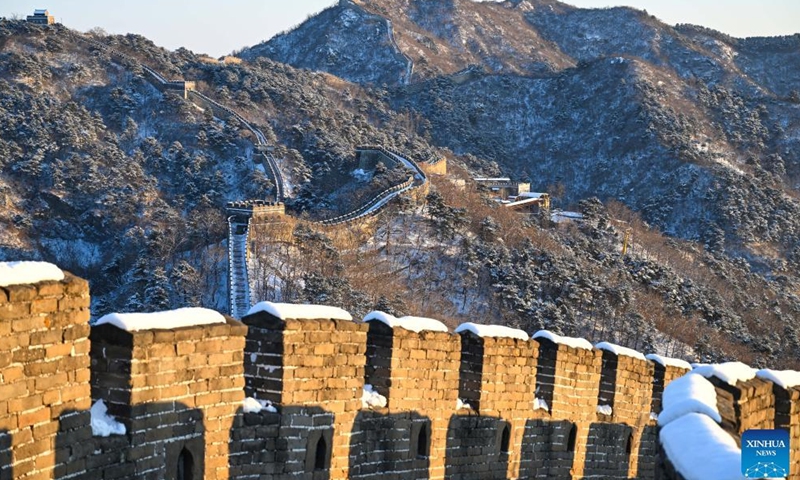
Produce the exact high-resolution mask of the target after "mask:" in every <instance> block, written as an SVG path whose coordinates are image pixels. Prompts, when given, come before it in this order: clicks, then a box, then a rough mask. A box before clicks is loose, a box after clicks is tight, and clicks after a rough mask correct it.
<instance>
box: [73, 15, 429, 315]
mask: <svg viewBox="0 0 800 480" xmlns="http://www.w3.org/2000/svg"><path fill="white" fill-rule="evenodd" d="M387 28H388V31H389V38H390V40H391V41H392V43H393V44H394V46H395V48H397V50H398V51H399V52H400V53H401V54H403V56H404V57H405V58H406V60H407V61H408V70H407V72H406V78H405V81H406V83H408V81H409V80H410V78H411V75H412V73H413V62H412V61H411V59H410V58H408V56H407V55H405V54H404V53H403V52H402V50H400V48H399V47H397V44H396V43H395V41H394V36H393V29H392V25H391V22H388V24H387ZM73 35H74V38H75V39H77V40H78V41H80V42H83V43H86V44H88V45H89V46H90V47H92V48H95V49H98V50H100V51H103V52H105V53H107V54H108V55H109V56H111V57H113V58H117V59H120V60H122V61H123V63H124V64H126V65H124V66H126V67H127V68H131V67H136V66H138V67H139V68H141V70H142V73H143V74H144V77H145V78H146V79H147V80H148V81H150V82H151V83H152V84H153V85H154V86H155V87H156V88H157V89H159V90H161V91H164V90H176V91H177V90H181V91H183V93H184V97H185V98H187V99H188V100H190V101H192V102H194V103H199V104H202V105H204V106H206V107H208V108H210V109H211V110H212V111H213V112H214V114H215V115H216V116H217V117H218V118H231V117H232V118H235V119H236V120H237V121H238V122H239V123H241V124H242V125H243V126H244V127H245V128H247V129H248V130H250V132H251V133H252V134H253V136H254V137H255V139H256V140H255V142H254V146H255V150H256V152H255V155H258V156H259V157H260V159H261V163H262V164H263V165H264V169H265V171H266V172H267V173H268V175H269V176H270V178H271V179H272V180H273V183H274V185H275V200H276V202H283V201H284V200H285V198H286V195H287V192H286V187H285V184H286V182H285V180H284V178H283V173H282V172H281V169H280V165H279V164H278V161H277V160H276V159H275V157H274V156H273V155H272V153H271V152H270V149H269V143H268V141H267V137H266V135H264V133H263V132H262V131H261V130H260V129H259V128H258V127H256V126H255V125H253V124H252V123H251V122H249V121H247V120H246V119H245V118H244V117H243V116H242V115H241V114H239V113H237V112H236V111H235V110H233V109H231V108H229V107H227V106H225V105H223V104H221V103H219V102H218V101H216V100H214V99H212V98H210V97H209V96H207V95H205V94H203V93H201V92H198V91H197V90H195V89H194V83H193V82H187V81H184V80H167V79H166V78H165V77H164V76H163V75H161V74H160V73H158V72H157V71H155V70H153V69H152V68H150V67H148V66H147V65H144V64H142V63H141V62H140V61H139V60H137V59H135V58H133V57H131V56H130V55H127V54H125V53H122V52H119V51H117V50H114V49H112V48H110V47H108V46H107V45H104V44H103V43H101V42H98V41H96V40H94V39H91V38H89V37H87V36H84V35H81V34H77V33H74V34H73ZM357 150H358V151H368V150H371V151H377V152H380V153H382V154H383V155H386V156H387V157H389V158H391V159H393V160H395V161H396V162H399V163H401V164H403V165H405V166H406V168H408V169H409V170H411V172H412V175H411V176H410V177H409V178H408V180H406V181H405V182H403V183H401V184H399V185H395V186H393V187H390V188H388V189H386V190H384V191H383V192H381V193H379V194H378V195H376V196H374V197H372V198H371V199H370V200H369V201H367V202H365V203H364V204H362V205H361V206H359V207H358V208H355V209H354V210H352V211H351V212H348V213H346V214H344V215H340V216H338V217H335V218H330V219H326V220H321V221H318V222H316V223H317V224H319V225H323V226H335V225H342V224H345V223H348V222H352V221H356V220H359V219H363V218H365V217H368V216H371V215H374V214H376V213H377V212H379V211H380V210H381V209H382V208H383V207H384V206H385V205H386V204H387V203H389V202H390V201H392V200H393V199H394V198H397V196H399V195H401V194H402V193H403V192H407V191H409V190H411V189H414V188H419V187H421V186H423V185H425V184H427V182H428V177H427V175H426V174H425V172H424V171H423V170H422V168H420V166H419V165H418V164H417V163H416V162H415V161H413V160H411V159H410V158H408V157H407V156H405V155H404V154H401V153H399V152H397V151H394V150H390V149H387V148H384V147H383V146H366V147H359V148H358V149H357ZM437 161H439V159H436V160H434V161H433V162H431V161H430V160H429V162H430V163H435V162H437ZM249 231H250V221H249V220H248V221H247V222H246V223H245V222H243V221H242V220H241V219H239V218H238V217H237V216H232V217H230V218H228V293H229V297H230V298H229V303H230V305H229V307H230V313H231V315H232V316H234V317H236V318H241V317H242V316H243V315H245V314H246V313H247V310H248V309H249V307H250V281H249V278H250V275H249V271H248V270H249V268H248V264H249V261H248V257H249V255H248V248H247V247H248V242H247V238H248V234H249Z"/></svg>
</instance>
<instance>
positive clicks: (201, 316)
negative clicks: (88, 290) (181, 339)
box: [94, 307, 225, 332]
mask: <svg viewBox="0 0 800 480" xmlns="http://www.w3.org/2000/svg"><path fill="white" fill-rule="evenodd" d="M215 323H225V317H223V316H222V314H221V313H219V312H216V311H214V310H209V309H207V308H198V307H191V308H179V309H177V310H167V311H165V312H153V313H109V314H108V315H106V316H104V317H101V318H100V319H99V320H98V321H97V322H96V323H95V324H94V325H95V326H98V325H104V324H109V325H114V326H115V327H117V328H120V329H122V330H125V331H128V332H135V331H138V330H171V329H173V328H181V327H193V326H198V325H211V324H215Z"/></svg>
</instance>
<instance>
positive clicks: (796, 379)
mask: <svg viewBox="0 0 800 480" xmlns="http://www.w3.org/2000/svg"><path fill="white" fill-rule="evenodd" d="M756 376H757V377H758V378H763V379H764V380H769V381H770V382H772V383H774V384H775V385H778V386H779V387H781V388H792V387H796V386H798V385H800V372H796V371H794V370H770V369H768V368H765V369H762V370H759V371H757V372H756Z"/></svg>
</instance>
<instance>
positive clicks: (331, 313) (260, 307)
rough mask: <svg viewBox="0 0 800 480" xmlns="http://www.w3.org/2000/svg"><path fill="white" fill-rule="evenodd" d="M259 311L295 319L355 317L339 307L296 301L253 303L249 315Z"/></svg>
mask: <svg viewBox="0 0 800 480" xmlns="http://www.w3.org/2000/svg"><path fill="white" fill-rule="evenodd" d="M258 312H267V313H269V314H270V315H272V316H274V317H278V318H280V319H281V320H287V319H290V318H291V319H295V320H314V319H321V318H324V319H331V320H352V319H353V317H352V316H351V315H350V314H349V313H347V312H346V311H344V310H342V309H341V308H338V307H329V306H327V305H300V304H294V303H272V302H259V303H257V304H255V305H253V307H252V308H250V310H248V311H247V315H253V314H254V313H258Z"/></svg>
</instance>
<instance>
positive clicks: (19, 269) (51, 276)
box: [0, 262, 64, 287]
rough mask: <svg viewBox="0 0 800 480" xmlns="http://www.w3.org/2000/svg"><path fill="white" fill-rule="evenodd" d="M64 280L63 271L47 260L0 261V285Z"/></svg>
mask: <svg viewBox="0 0 800 480" xmlns="http://www.w3.org/2000/svg"><path fill="white" fill-rule="evenodd" d="M46 280H58V281H60V280H64V272H62V271H61V269H60V268H58V267H56V266H55V265H53V264H52V263H47V262H0V287H7V286H9V285H24V284H31V283H39V282H44V281H46Z"/></svg>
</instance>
